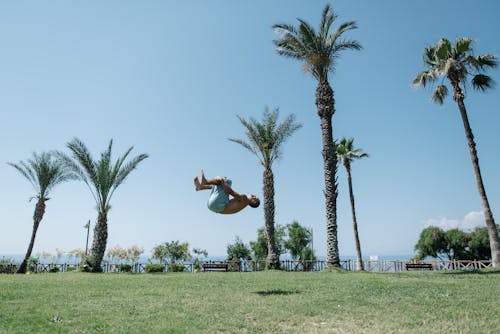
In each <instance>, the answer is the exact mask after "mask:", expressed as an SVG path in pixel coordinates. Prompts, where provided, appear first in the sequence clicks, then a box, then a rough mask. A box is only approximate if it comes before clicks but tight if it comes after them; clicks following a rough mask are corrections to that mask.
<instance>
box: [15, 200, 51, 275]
mask: <svg viewBox="0 0 500 334" xmlns="http://www.w3.org/2000/svg"><path fill="white" fill-rule="evenodd" d="M45 201H46V199H45V198H43V197H40V198H39V199H38V202H37V203H36V206H35V212H34V214H33V232H32V233H31V240H30V244H29V246H28V250H27V251H26V255H25V256H24V260H23V262H22V263H21V265H20V266H19V269H17V273H18V274H25V273H26V270H27V268H28V261H29V258H30V256H31V252H32V251H33V246H34V245H35V237H36V231H37V230H38V226H40V222H41V221H42V218H43V215H44V214H45Z"/></svg>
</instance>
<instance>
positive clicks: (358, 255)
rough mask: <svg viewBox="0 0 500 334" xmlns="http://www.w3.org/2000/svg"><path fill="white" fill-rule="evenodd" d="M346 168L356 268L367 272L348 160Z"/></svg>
mask: <svg viewBox="0 0 500 334" xmlns="http://www.w3.org/2000/svg"><path fill="white" fill-rule="evenodd" d="M344 166H345V169H346V171H347V183H348V185H349V198H350V199H351V212H352V225H353V227H354V241H355V242H356V268H357V269H358V270H365V268H364V265H363V257H362V256H361V244H360V242H359V234H358V222H357V219H356V209H355V207H354V192H353V190H352V178H351V165H350V164H349V161H348V160H346V161H345V163H344Z"/></svg>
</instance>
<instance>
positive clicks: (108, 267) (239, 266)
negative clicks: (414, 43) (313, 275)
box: [0, 260, 492, 273]
mask: <svg viewBox="0 0 500 334" xmlns="http://www.w3.org/2000/svg"><path fill="white" fill-rule="evenodd" d="M203 263H227V264H228V271H239V272H252V271H263V270H265V269H266V266H267V262H266V261H255V260H241V261H207V262H201V263H200V268H202V267H203V266H202V264H203ZM407 263H409V261H407V260H377V261H372V260H366V261H363V265H364V269H365V271H368V272H401V271H405V270H406V267H405V265H406V264H407ZM425 263H429V264H431V265H432V269H433V270H477V269H483V268H491V267H492V264H491V261H479V260H437V261H425ZM129 265H130V267H128V266H123V264H122V263H104V264H102V271H103V272H106V273H113V272H133V273H145V272H146V266H147V265H148V264H147V263H133V264H129ZM161 265H163V270H162V271H163V272H169V271H184V272H197V271H200V270H201V271H202V269H199V268H196V267H195V264H194V263H190V262H186V263H182V264H181V266H178V267H177V266H176V267H175V269H174V267H171V266H169V264H161ZM280 265H281V270H283V271H288V272H294V271H300V272H302V271H322V270H324V269H325V268H326V267H327V265H326V261H323V260H313V261H297V260H283V261H280ZM340 265H341V267H342V268H343V269H345V270H348V271H354V270H356V269H357V263H356V261H355V260H343V261H340ZM78 268H79V264H78V263H73V264H71V263H50V264H44V263H36V264H34V265H33V267H32V268H31V269H30V270H31V271H32V272H35V273H43V272H66V271H73V270H78ZM16 270H17V265H16V264H0V273H14V272H15V271H16Z"/></svg>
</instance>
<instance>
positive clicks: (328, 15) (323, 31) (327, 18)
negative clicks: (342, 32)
mask: <svg viewBox="0 0 500 334" xmlns="http://www.w3.org/2000/svg"><path fill="white" fill-rule="evenodd" d="M336 19H337V15H336V14H335V13H333V11H332V9H331V7H330V5H329V4H327V5H326V6H325V8H324V9H323V13H322V15H321V23H320V25H319V26H320V29H319V33H320V36H321V39H322V40H326V38H327V36H328V33H329V32H330V27H331V26H332V24H333V22H334V21H335V20H336Z"/></svg>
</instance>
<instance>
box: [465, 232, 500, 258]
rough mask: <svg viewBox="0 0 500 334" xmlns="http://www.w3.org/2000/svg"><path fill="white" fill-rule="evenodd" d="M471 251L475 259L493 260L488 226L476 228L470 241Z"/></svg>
mask: <svg viewBox="0 0 500 334" xmlns="http://www.w3.org/2000/svg"><path fill="white" fill-rule="evenodd" d="M497 226H499V225H497ZM469 250H470V252H471V256H472V258H473V259H476V260H490V259H491V249H490V238H489V235H488V228H487V227H486V226H485V227H476V228H475V229H474V231H473V232H472V233H471V235H470V239H469Z"/></svg>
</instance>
